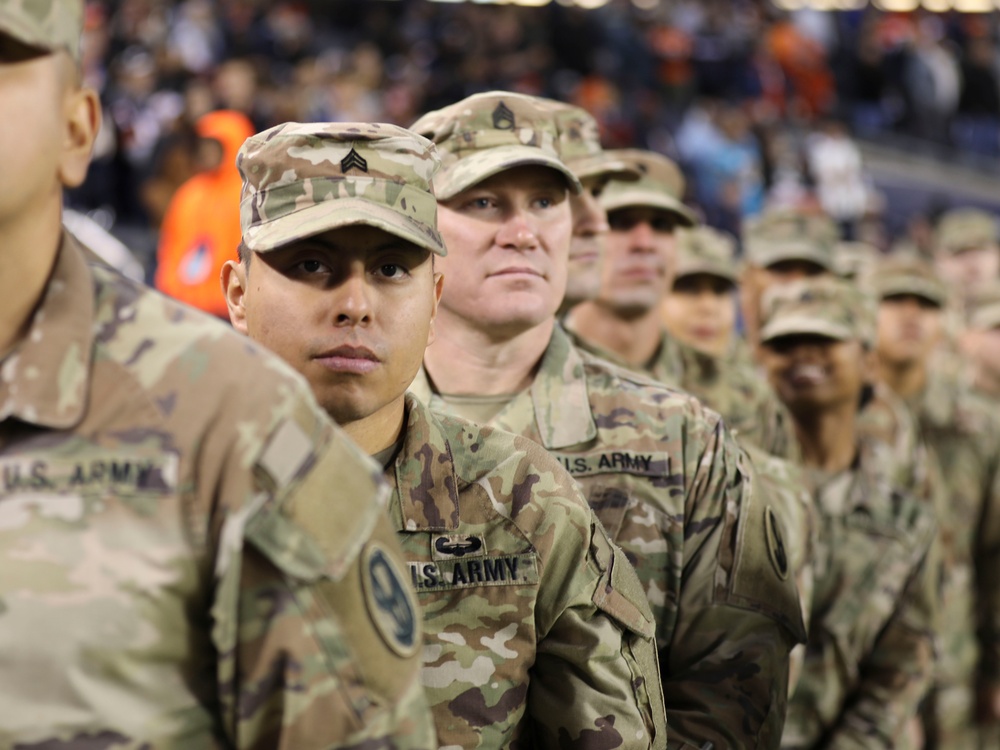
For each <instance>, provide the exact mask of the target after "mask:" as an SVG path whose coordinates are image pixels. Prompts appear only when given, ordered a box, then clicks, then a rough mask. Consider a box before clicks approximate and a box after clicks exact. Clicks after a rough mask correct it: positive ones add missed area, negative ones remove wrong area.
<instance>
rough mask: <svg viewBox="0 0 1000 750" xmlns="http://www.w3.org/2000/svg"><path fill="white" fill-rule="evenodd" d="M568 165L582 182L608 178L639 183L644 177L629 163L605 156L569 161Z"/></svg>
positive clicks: (595, 155)
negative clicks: (590, 179)
mask: <svg viewBox="0 0 1000 750" xmlns="http://www.w3.org/2000/svg"><path fill="white" fill-rule="evenodd" d="M566 164H567V166H568V167H569V168H570V169H571V170H573V174H575V175H576V176H577V177H578V178H579V179H580V180H586V179H588V178H590V177H607V178H608V179H610V180H617V181H620V182H638V180H639V179H640V178H641V177H642V173H641V172H640V171H639V170H638V169H636V168H635V167H633V166H632V165H630V164H629V163H628V162H626V161H624V160H622V159H616V158H614V157H613V156H607V155H605V154H594V155H593V156H584V157H581V158H579V159H567V161H566Z"/></svg>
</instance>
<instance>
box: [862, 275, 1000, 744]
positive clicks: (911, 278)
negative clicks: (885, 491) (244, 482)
mask: <svg viewBox="0 0 1000 750" xmlns="http://www.w3.org/2000/svg"><path fill="white" fill-rule="evenodd" d="M871 281H872V284H873V286H874V289H875V292H876V294H877V295H878V298H879V300H880V302H879V311H878V364H879V371H880V374H881V377H882V380H883V381H884V382H885V383H887V384H888V385H889V386H890V387H891V388H892V389H893V390H894V391H895V392H896V393H897V394H899V395H900V396H901V397H902V398H903V399H905V400H906V402H907V404H908V406H909V407H910V409H911V411H912V412H913V413H914V414H915V415H916V416H917V420H918V423H919V426H920V429H921V432H922V434H923V437H924V440H925V441H926V444H927V447H928V448H929V450H930V454H931V457H932V458H933V459H934V460H935V461H937V463H938V465H939V466H940V467H941V472H940V477H941V480H942V484H943V487H942V489H943V492H944V502H943V503H941V504H940V505H939V506H938V508H937V510H938V524H939V526H940V527H941V539H942V548H943V557H944V577H943V581H942V591H941V608H942V611H944V612H946V613H947V617H945V618H943V619H942V622H941V626H942V629H941V649H940V656H939V659H938V664H937V670H936V674H935V685H934V693H933V696H932V698H933V701H932V711H929V712H927V714H926V715H925V717H924V718H925V724H926V730H927V737H928V742H929V744H930V745H931V746H932V747H940V748H950V747H970V748H976V747H988V746H989V747H992V746H994V743H996V741H997V737H998V735H997V733H996V730H997V729H998V726H997V725H998V723H1000V580H998V579H997V576H996V570H997V568H998V566H1000V418H998V415H997V411H996V409H995V405H994V404H993V403H991V402H990V401H989V400H988V399H985V398H982V397H981V396H979V395H977V394H975V393H974V392H973V391H972V390H971V389H970V388H969V386H968V385H967V384H966V383H965V382H964V381H963V379H962V378H961V375H960V373H958V372H956V371H955V368H954V367H951V366H942V364H941V363H936V362H935V361H934V358H933V354H934V352H935V349H936V347H937V346H938V344H939V343H940V340H941V337H942V335H943V331H944V316H945V309H946V307H947V305H948V289H947V287H946V285H945V283H944V282H943V281H942V280H941V278H940V276H939V274H938V273H937V271H936V270H935V269H934V267H933V266H931V265H930V264H928V263H925V262H924V261H922V260H920V259H918V258H890V259H887V260H885V261H883V262H882V263H881V264H880V265H879V266H878V267H877V269H876V270H875V272H874V274H873V276H872V279H871ZM949 364H950V363H949ZM987 732H988V733H989V734H986V733H987ZM987 736H990V737H992V740H990V741H989V742H987V741H986V737H987Z"/></svg>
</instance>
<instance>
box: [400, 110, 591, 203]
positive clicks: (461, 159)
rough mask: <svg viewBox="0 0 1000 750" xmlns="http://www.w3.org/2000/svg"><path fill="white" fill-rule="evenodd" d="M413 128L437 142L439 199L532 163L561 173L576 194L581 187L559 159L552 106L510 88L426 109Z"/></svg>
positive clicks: (436, 184) (436, 181) (437, 189)
mask: <svg viewBox="0 0 1000 750" xmlns="http://www.w3.org/2000/svg"><path fill="white" fill-rule="evenodd" d="M410 129H411V130H412V131H413V132H414V133H419V134H420V135H422V136H426V137H427V138H430V139H431V140H432V141H434V143H435V144H437V146H438V151H439V153H440V154H441V171H440V172H439V173H438V176H437V178H436V179H435V181H434V187H435V189H436V192H437V197H438V200H448V199H449V198H454V197H455V196H456V195H458V193H460V192H462V191H463V190H466V189H467V188H470V187H472V186H473V185H476V184H478V183H480V182H482V181H483V180H485V179H488V178H490V177H492V176H493V175H495V174H499V173H500V172H504V171H506V170H508V169H513V168H514V167H525V166H533V165H534V166H542V167H551V168H552V169H554V170H556V171H557V172H559V173H560V174H561V175H563V177H565V178H566V182H567V183H568V184H569V188H570V190H572V191H573V192H574V193H579V192H580V191H581V190H582V189H583V188H582V187H581V185H580V181H579V180H578V179H577V177H576V175H575V174H573V171H572V170H571V169H570V168H569V167H567V166H566V165H565V164H564V163H563V162H562V160H561V159H560V158H559V152H558V151H557V148H556V141H557V139H558V137H559V134H558V132H557V130H556V123H555V117H554V115H553V112H552V108H551V107H550V106H549V105H548V104H547V103H546V100H543V99H539V98H538V97H534V96H526V95H525V94H515V93H512V92H510V91H490V92H487V93H484V94H473V95H472V96H468V97H466V98H465V99H462V101H460V102H456V103H455V104H451V105H449V106H447V107H444V108H443V109H438V110H435V111H434V112H428V113H427V114H425V115H424V116H423V117H421V118H420V119H419V120H417V121H416V122H415V123H413V125H411V126H410Z"/></svg>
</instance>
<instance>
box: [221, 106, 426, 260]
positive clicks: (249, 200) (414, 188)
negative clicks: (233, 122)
mask: <svg viewBox="0 0 1000 750" xmlns="http://www.w3.org/2000/svg"><path fill="white" fill-rule="evenodd" d="M439 165H440V162H439V159H438V156H437V151H436V149H435V148H434V144H433V143H431V142H430V141H428V140H427V139H426V138H421V137H420V136H419V135H416V134H415V133H411V132H410V131H408V130H406V129H405V128H401V127H398V126H396V125H385V124H380V123H367V122H366V123H351V122H333V123H326V122H324V123H298V122H286V123H285V124H283V125H277V126H276V127H273V128H270V129H269V130H265V131H264V132H262V133H258V134H257V135H254V136H251V137H250V138H248V139H247V140H246V141H245V142H244V144H243V145H242V146H241V147H240V151H239V153H238V154H237V156H236V166H237V168H238V169H239V171H240V176H241V177H242V178H243V194H242V197H241V200H240V228H241V231H242V233H243V244H244V245H246V247H247V248H249V249H250V250H252V251H253V252H256V253H265V252H267V251H268V250H274V249H276V248H279V247H282V246H283V245H287V244H289V243H291V242H296V241H298V240H302V239H305V238H306V237H311V236H313V235H316V234H320V233H322V232H326V231H328V230H330V229H336V228H338V227H347V226H354V225H358V224H363V225H368V226H373V227H378V228H379V229H383V230H385V231H386V232H389V233H390V234H393V235H396V236H397V237H400V238H402V239H404V240H407V241H409V242H412V243H414V244H415V245H419V246H420V247H424V248H427V249H428V250H430V251H431V252H433V253H437V254H438V255H444V254H445V248H444V242H443V240H442V239H441V235H440V234H439V233H438V230H437V200H436V198H435V197H434V190H433V187H432V185H431V180H432V178H433V176H434V173H435V172H436V171H437V169H438V167H439Z"/></svg>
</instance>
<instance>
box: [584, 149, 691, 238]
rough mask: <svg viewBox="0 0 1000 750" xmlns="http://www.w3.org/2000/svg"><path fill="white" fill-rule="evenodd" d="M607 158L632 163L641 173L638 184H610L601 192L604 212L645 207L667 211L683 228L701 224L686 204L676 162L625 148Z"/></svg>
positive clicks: (682, 177) (609, 152)
mask: <svg viewBox="0 0 1000 750" xmlns="http://www.w3.org/2000/svg"><path fill="white" fill-rule="evenodd" d="M606 153H607V154H608V156H611V157H613V158H616V159H620V160H621V161H624V162H625V163H627V164H630V165H631V166H632V167H633V168H634V169H635V170H636V171H637V172H638V173H639V179H638V180H637V181H635V182H621V181H618V180H615V181H613V182H611V183H610V184H609V185H608V186H607V187H606V188H604V192H602V193H601V205H602V206H604V210H605V211H616V210H618V209H620V208H628V207H630V206H643V207H647V208H658V209H660V210H662V211H668V212H670V213H671V214H673V215H674V216H676V217H677V218H678V220H679V221H680V224H681V226H686V227H693V226H694V225H695V224H697V223H698V217H697V216H695V214H694V211H692V210H691V209H690V208H688V207H687V206H685V205H684V203H683V202H682V201H681V197H682V196H683V195H684V174H683V173H682V172H681V170H680V167H678V166H677V165H676V164H674V162H672V161H671V160H670V159H668V158H667V157H665V156H663V155H662V154H658V153H656V152H654V151H644V150H642V149H638V148H625V149H618V150H614V151H608V152H606Z"/></svg>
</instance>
